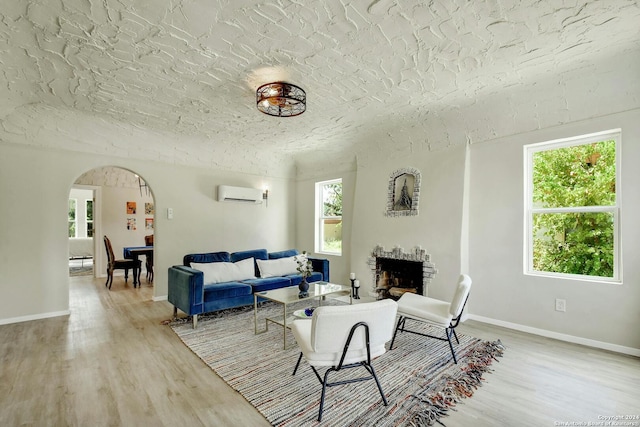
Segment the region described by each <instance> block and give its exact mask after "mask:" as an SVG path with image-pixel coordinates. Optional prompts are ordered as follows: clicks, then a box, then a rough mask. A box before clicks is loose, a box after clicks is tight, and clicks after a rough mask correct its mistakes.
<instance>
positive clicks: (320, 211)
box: [314, 178, 344, 256]
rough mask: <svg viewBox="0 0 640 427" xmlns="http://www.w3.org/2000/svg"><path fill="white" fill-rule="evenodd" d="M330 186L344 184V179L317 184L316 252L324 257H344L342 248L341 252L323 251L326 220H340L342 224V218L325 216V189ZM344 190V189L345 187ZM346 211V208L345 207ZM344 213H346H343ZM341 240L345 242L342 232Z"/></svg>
mask: <svg viewBox="0 0 640 427" xmlns="http://www.w3.org/2000/svg"><path fill="white" fill-rule="evenodd" d="M330 184H340V185H341V186H342V185H343V184H342V178H336V179H330V180H326V181H320V182H316V185H315V194H316V203H315V224H316V226H315V232H314V235H315V249H316V250H315V252H316V253H319V254H323V255H333V256H342V246H341V247H340V251H339V252H331V251H327V250H324V249H323V242H324V222H325V221H326V220H336V219H339V220H340V222H342V215H341V216H325V215H324V187H325V186H326V185H330ZM343 190H344V187H343ZM343 195H344V193H343ZM343 209H344V206H343ZM343 213H344V212H343ZM340 240H341V242H343V241H344V240H343V236H342V232H341V233H340Z"/></svg>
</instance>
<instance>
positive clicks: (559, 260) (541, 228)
mask: <svg viewBox="0 0 640 427" xmlns="http://www.w3.org/2000/svg"><path fill="white" fill-rule="evenodd" d="M532 202H533V210H534V213H533V214H532V226H533V227H532V228H533V230H532V231H533V269H534V270H536V271H544V272H555V273H568V274H578V275H588V276H599V277H613V275H614V247H615V246H614V245H615V241H614V214H613V213H612V212H611V211H610V210H609V211H608V210H607V209H606V207H612V206H615V205H616V143H615V140H607V141H601V142H596V143H589V144H583V145H576V146H569V147H563V148H557V149H551V150H546V151H538V152H535V153H534V154H533V200H532ZM603 207H605V209H602V208H603Z"/></svg>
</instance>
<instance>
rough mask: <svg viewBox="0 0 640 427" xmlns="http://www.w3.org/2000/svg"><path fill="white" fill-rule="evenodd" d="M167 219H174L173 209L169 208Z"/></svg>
mask: <svg viewBox="0 0 640 427" xmlns="http://www.w3.org/2000/svg"><path fill="white" fill-rule="evenodd" d="M167 219H173V208H167Z"/></svg>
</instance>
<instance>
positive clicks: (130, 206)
mask: <svg viewBox="0 0 640 427" xmlns="http://www.w3.org/2000/svg"><path fill="white" fill-rule="evenodd" d="M135 214H136V202H127V215H135Z"/></svg>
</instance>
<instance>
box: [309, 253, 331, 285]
mask: <svg viewBox="0 0 640 427" xmlns="http://www.w3.org/2000/svg"><path fill="white" fill-rule="evenodd" d="M308 259H309V261H311V266H312V267H313V271H317V272H319V273H322V280H324V281H325V282H328V281H329V260H328V259H325V258H312V257H308Z"/></svg>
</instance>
